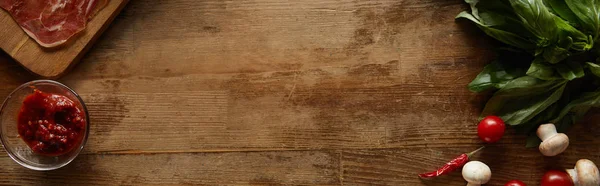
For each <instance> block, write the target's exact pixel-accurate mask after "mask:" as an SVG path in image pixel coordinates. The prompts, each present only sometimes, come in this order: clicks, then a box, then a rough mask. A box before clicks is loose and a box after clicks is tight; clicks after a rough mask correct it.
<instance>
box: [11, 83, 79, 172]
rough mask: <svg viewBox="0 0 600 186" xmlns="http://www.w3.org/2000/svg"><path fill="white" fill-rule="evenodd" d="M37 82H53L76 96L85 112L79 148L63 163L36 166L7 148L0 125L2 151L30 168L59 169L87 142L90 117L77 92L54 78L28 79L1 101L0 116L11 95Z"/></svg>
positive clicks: (41, 169)
mask: <svg viewBox="0 0 600 186" xmlns="http://www.w3.org/2000/svg"><path fill="white" fill-rule="evenodd" d="M39 83H49V84H53V85H57V86H59V87H62V88H64V89H66V90H68V91H69V92H71V93H72V94H73V95H74V96H75V97H76V98H77V101H79V103H80V104H81V107H82V108H83V112H84V113H85V123H86V125H85V134H84V136H83V139H82V141H81V143H80V147H79V148H75V149H73V150H74V151H76V152H75V154H74V155H73V156H72V157H70V158H69V159H68V160H67V161H65V162H63V163H59V164H57V165H55V166H50V167H38V166H34V165H31V164H28V163H27V162H25V161H23V160H21V158H19V157H16V155H14V154H13V152H12V151H11V150H9V149H8V148H7V147H6V145H5V143H6V142H5V141H4V138H3V136H2V133H3V132H1V130H2V128H1V127H0V142H2V148H4V151H6V153H7V154H8V156H9V157H10V158H11V159H12V160H13V161H15V162H17V163H18V164H19V165H21V166H23V167H25V168H28V169H31V170H37V171H49V170H55V169H59V168H62V167H64V166H66V165H68V164H69V163H71V162H72V161H73V160H75V158H76V157H77V156H79V154H80V153H81V151H82V150H83V148H84V147H85V144H86V143H87V139H88V136H89V133H90V118H89V113H88V109H87V107H86V105H85V102H83V99H81V97H80V96H79V94H77V92H75V90H73V89H71V88H70V87H68V86H66V85H64V84H62V83H60V82H58V81H54V80H46V79H42V80H33V81H29V82H26V83H23V84H22V85H20V86H19V87H17V88H15V90H13V91H12V92H11V93H10V94H9V95H8V96H7V97H6V98H5V99H4V102H2V106H1V107H0V116H1V115H2V114H3V112H4V109H5V107H6V104H7V103H8V101H9V100H10V99H11V98H12V96H13V95H14V94H15V93H16V92H17V91H19V90H21V89H23V88H25V87H29V86H31V85H35V84H39ZM1 124H2V121H0V125H1Z"/></svg>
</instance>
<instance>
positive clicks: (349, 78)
mask: <svg viewBox="0 0 600 186" xmlns="http://www.w3.org/2000/svg"><path fill="white" fill-rule="evenodd" d="M466 8H467V6H466V5H465V3H464V2H463V1H461V0H424V1H423V0H421V1H418V0H364V1H360V0H358V1H357V0H300V1H278V0H248V1H220V0H203V1H193V0H173V1H150V0H137V1H131V2H130V3H129V4H128V5H127V6H126V7H125V9H124V10H123V11H122V13H121V14H120V15H118V16H117V18H116V19H115V21H114V22H113V24H112V25H111V27H110V28H109V29H108V30H107V31H106V32H105V34H104V35H103V36H101V37H100V39H99V40H98V42H97V43H96V44H95V45H94V47H93V48H92V49H91V50H90V52H89V53H88V54H87V55H86V56H85V57H84V58H83V59H82V62H81V63H80V64H79V65H77V66H76V67H75V68H74V69H73V71H72V72H71V73H69V74H67V75H66V76H64V77H62V78H61V79H59V80H60V81H61V82H63V83H65V84H67V85H68V86H70V87H72V88H73V89H75V90H76V91H77V92H78V93H79V94H80V95H81V97H82V98H83V99H84V101H85V102H86V104H87V106H88V109H89V112H90V120H91V125H92V128H91V135H90V137H89V140H88V144H87V145H86V148H85V149H84V151H83V154H82V155H81V156H80V157H78V158H77V159H76V161H75V162H73V164H71V165H69V166H67V167H65V168H64V169H60V170H57V171H52V172H48V173H40V172H33V171H29V170H26V169H25V168H22V167H20V166H19V165H17V164H16V163H14V162H12V161H11V160H10V159H9V158H8V157H7V156H6V155H5V154H4V153H1V154H2V155H1V156H0V165H1V166H0V167H2V168H0V172H1V173H0V184H41V183H43V182H48V183H52V184H75V185H78V184H89V183H91V184H100V185H121V184H125V185H129V184H133V185H145V184H158V185H164V184H178V185H179V184H200V185H407V186H408V185H410V186H412V185H464V184H465V183H464V182H463V180H462V177H461V176H460V174H459V173H455V174H451V175H449V176H445V177H442V178H439V179H435V180H430V181H422V180H420V179H418V178H417V176H416V175H417V174H418V173H421V172H424V171H429V170H433V169H435V168H437V167H438V166H440V165H443V164H444V163H445V162H446V161H448V160H450V159H452V158H454V157H455V156H457V155H459V154H461V153H464V152H468V151H471V150H473V149H476V148H478V147H479V146H481V145H482V144H481V142H480V140H479V139H478V138H477V136H476V122H477V116H478V114H479V112H480V111H481V109H482V107H483V104H484V103H485V101H486V99H487V98H488V96H489V95H478V94H474V93H471V92H469V91H468V90H467V89H466V85H467V84H468V83H469V82H470V80H471V79H472V78H474V77H475V76H476V74H477V73H478V72H479V71H480V70H481V69H482V68H483V66H484V65H485V64H486V63H488V62H489V61H490V60H491V59H493V57H494V56H493V41H492V40H490V39H489V38H487V37H485V36H484V35H483V34H482V33H481V32H480V31H478V30H477V29H476V27H474V25H471V24H469V23H466V22H463V21H455V20H454V16H455V15H456V14H458V13H459V12H460V11H462V10H464V9H466ZM5 59H6V56H0V83H2V86H0V96H5V95H8V93H9V92H10V91H12V89H14V88H15V87H16V86H18V85H20V84H21V83H24V82H26V81H28V80H30V79H32V77H30V76H29V75H27V73H24V71H23V70H22V69H20V68H19V67H18V65H15V64H16V63H14V62H12V61H10V60H5ZM599 117H600V115H598V114H592V115H590V117H589V118H588V120H586V121H585V122H582V123H581V124H579V125H577V126H576V127H575V128H573V129H572V130H571V131H570V132H569V133H568V135H569V136H570V137H571V139H572V140H571V143H572V145H571V147H570V148H569V149H568V150H567V152H566V153H565V154H563V155H561V156H559V157H555V158H544V157H542V155H541V154H540V153H539V152H537V150H536V149H526V148H524V141H525V136H522V135H517V134H515V133H514V131H513V130H510V129H509V130H508V132H507V135H506V136H505V137H504V138H503V139H502V140H501V141H500V143H498V144H495V145H492V146H490V147H488V148H486V149H485V151H483V152H482V153H481V154H478V155H477V156H475V157H474V159H477V160H482V161H484V162H486V163H488V164H489V165H490V167H491V169H492V171H493V174H494V176H493V179H492V181H491V184H490V185H502V184H503V183H504V182H506V181H508V180H511V179H521V180H523V181H525V182H526V183H527V184H529V185H537V184H538V179H539V177H540V175H541V174H543V172H544V171H545V170H547V169H549V168H563V167H564V168H567V167H571V166H573V164H574V162H575V161H577V159H579V158H588V159H591V160H593V161H595V162H597V163H600V140H598V139H596V138H597V137H598V136H600V130H597V129H598V128H600V127H599V125H600V124H599V123H598V122H596V121H598V120H597V119H600V118H599ZM590 129H591V130H590ZM142 166H146V167H147V168H141V167H142ZM2 176H4V177H2ZM64 178H76V179H73V180H65V179H64Z"/></svg>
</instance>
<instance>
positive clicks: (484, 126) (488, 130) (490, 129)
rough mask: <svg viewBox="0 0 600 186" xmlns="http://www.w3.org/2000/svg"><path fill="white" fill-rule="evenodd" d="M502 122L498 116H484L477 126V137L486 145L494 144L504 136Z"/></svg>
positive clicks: (504, 126)
mask: <svg viewBox="0 0 600 186" xmlns="http://www.w3.org/2000/svg"><path fill="white" fill-rule="evenodd" d="M505 128H506V125H504V121H502V119H500V118H499V117H498V116H486V117H485V118H483V120H481V122H479V125H478V126H477V135H478V136H479V138H480V139H481V140H483V141H485V142H487V143H494V142H496V141H498V140H500V138H502V136H503V135H504V129H505Z"/></svg>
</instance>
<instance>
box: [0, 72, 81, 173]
mask: <svg viewBox="0 0 600 186" xmlns="http://www.w3.org/2000/svg"><path fill="white" fill-rule="evenodd" d="M34 88H35V89H38V90H40V91H42V92H45V93H52V94H57V95H63V96H66V97H68V98H69V99H71V100H73V101H74V102H75V103H76V104H77V106H78V107H79V109H80V110H82V111H83V113H84V114H85V122H86V123H85V124H86V125H85V129H84V134H83V136H82V138H81V140H80V142H79V144H78V145H76V146H75V147H74V148H73V149H72V150H71V151H69V152H67V153H65V154H62V155H59V156H48V155H41V154H38V153H36V152H34V151H33V150H31V148H30V147H29V146H28V145H27V144H26V143H25V142H24V141H23V140H22V139H21V138H19V133H18V130H17V117H18V114H19V111H20V109H21V106H22V104H23V100H24V99H25V97H26V96H28V95H30V94H31V93H33V90H34ZM0 126H1V127H0V138H1V141H2V146H3V147H4V150H6V152H7V153H8V155H9V156H10V158H12V159H13V160H14V161H15V162H17V163H18V164H20V165H22V166H24V167H26V168H29V169H33V170H40V171H46V170H54V169H58V168H61V167H64V166H65V165H67V164H69V163H70V162H71V161H73V160H74V159H75V157H77V155H79V153H80V152H81V150H82V149H83V146H84V145H85V143H86V141H87V137H88V134H89V130H90V127H89V116H88V111H87V108H86V107H85V104H84V103H83V100H81V98H80V97H79V95H77V93H75V91H73V90H72V89H71V88H69V87H67V86H65V85H63V84H61V83H59V82H56V81H52V80H36V81H31V82H28V83H25V84H23V85H21V86H19V87H18V88H17V89H16V90H14V91H13V92H12V93H10V95H9V96H8V97H7V98H6V100H4V103H3V104H2V108H0Z"/></svg>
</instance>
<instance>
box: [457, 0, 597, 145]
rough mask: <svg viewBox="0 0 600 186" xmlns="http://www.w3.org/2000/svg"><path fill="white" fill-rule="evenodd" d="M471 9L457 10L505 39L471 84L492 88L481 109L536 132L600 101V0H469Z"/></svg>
mask: <svg viewBox="0 0 600 186" xmlns="http://www.w3.org/2000/svg"><path fill="white" fill-rule="evenodd" d="M465 2H467V3H469V4H470V6H471V11H470V12H468V11H464V12H461V13H460V14H458V16H457V17H456V18H457V19H458V18H465V19H468V20H470V21H472V22H474V23H476V24H477V26H478V27H479V28H480V29H481V30H483V31H484V32H485V33H486V34H487V35H489V36H491V37H493V38H494V39H496V40H498V41H501V42H502V43H504V44H506V45H508V46H507V47H504V50H501V51H500V52H499V55H498V58H497V59H496V60H495V61H494V62H492V63H490V64H488V65H487V66H486V67H485V68H484V69H483V71H482V72H481V73H479V75H477V77H476V78H475V79H474V80H473V81H472V82H471V83H470V84H469V89H470V90H471V91H473V92H483V91H489V90H492V91H495V93H494V95H493V96H492V98H490V100H489V101H488V102H487V104H486V106H485V108H484V110H483V112H482V116H487V115H497V116H499V117H501V118H502V119H503V120H504V121H505V122H506V123H507V124H509V125H512V126H514V127H516V129H517V130H518V131H521V132H523V133H525V134H529V135H530V138H529V140H528V146H535V145H537V144H538V143H539V139H538V138H537V137H536V136H535V130H536V129H537V127H538V126H539V125H541V124H544V123H547V122H552V123H554V124H555V125H556V126H557V128H558V130H559V131H561V132H564V131H565V130H566V129H567V128H568V127H569V126H570V125H572V124H573V123H575V122H577V121H578V120H580V119H581V118H582V117H583V116H584V115H585V113H586V112H587V111H588V110H589V109H590V108H591V107H598V106H600V63H599V62H600V58H599V57H600V55H599V54H600V47H598V46H594V44H595V43H597V40H598V37H600V36H599V35H600V34H599V32H600V0H465Z"/></svg>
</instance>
